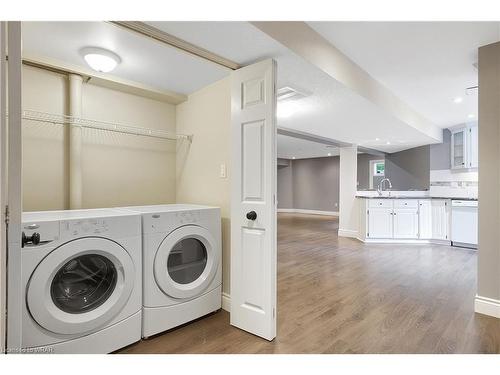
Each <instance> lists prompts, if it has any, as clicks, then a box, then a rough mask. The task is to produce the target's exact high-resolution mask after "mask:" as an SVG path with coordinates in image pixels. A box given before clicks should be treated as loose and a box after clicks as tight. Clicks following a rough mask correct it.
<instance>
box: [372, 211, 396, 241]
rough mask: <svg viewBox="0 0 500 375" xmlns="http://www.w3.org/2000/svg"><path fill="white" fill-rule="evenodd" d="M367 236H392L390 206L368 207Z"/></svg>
mask: <svg viewBox="0 0 500 375" xmlns="http://www.w3.org/2000/svg"><path fill="white" fill-rule="evenodd" d="M367 235H368V237H373V238H392V208H370V209H369V214H368V233H367Z"/></svg>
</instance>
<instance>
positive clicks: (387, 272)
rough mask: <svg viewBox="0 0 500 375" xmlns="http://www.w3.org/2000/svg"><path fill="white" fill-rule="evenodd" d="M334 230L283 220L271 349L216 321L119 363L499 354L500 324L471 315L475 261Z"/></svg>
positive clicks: (316, 222)
mask: <svg viewBox="0 0 500 375" xmlns="http://www.w3.org/2000/svg"><path fill="white" fill-rule="evenodd" d="M337 228H338V221H337V219H336V218H333V217H326V216H316V215H299V214H279V218H278V244H279V246H278V248H279V251H278V334H277V337H276V339H275V340H274V341H272V342H267V341H265V340H263V339H260V338H258V337H256V336H253V335H251V334H249V333H247V332H244V331H242V330H239V329H237V328H234V327H232V326H230V325H229V314H228V313H227V312H225V311H220V312H217V313H215V314H212V315H210V316H207V317H205V318H202V319H200V320H197V321H195V322H192V323H190V324H187V325H185V326H183V327H180V328H177V329H175V330H172V331H170V332H167V333H164V334H162V335H158V336H156V337H153V338H151V339H149V340H145V341H142V342H139V343H137V344H134V345H131V346H129V347H127V348H125V349H123V350H122V351H121V353H500V319H495V318H491V317H487V316H484V315H480V314H475V313H474V303H473V301H474V295H475V292H476V261H477V256H476V252H474V251H472V250H467V249H460V248H452V247H447V246H438V245H435V246H434V245H380V244H377V245H374V244H370V245H365V244H363V243H361V242H359V241H357V240H353V239H347V238H339V237H338V236H337Z"/></svg>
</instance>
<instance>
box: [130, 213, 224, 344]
mask: <svg viewBox="0 0 500 375" xmlns="http://www.w3.org/2000/svg"><path fill="white" fill-rule="evenodd" d="M125 209H127V210H133V211H135V212H139V213H141V215H142V231H143V242H142V246H143V306H144V307H143V320H142V335H143V337H146V338H147V337H150V336H152V335H155V334H157V333H159V332H163V331H166V330H168V329H171V328H174V327H177V326H179V325H182V324H184V323H187V322H189V321H191V320H194V319H197V318H199V317H202V316H204V315H207V314H209V313H211V312H213V311H216V310H219V309H220V308H221V298H222V294H221V293H222V290H221V288H222V250H221V248H222V245H221V217H220V209H219V208H216V207H207V206H197V205H184V204H171V205H156V206H141V207H126V208H125Z"/></svg>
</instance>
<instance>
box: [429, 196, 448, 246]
mask: <svg viewBox="0 0 500 375" xmlns="http://www.w3.org/2000/svg"><path fill="white" fill-rule="evenodd" d="M431 204H432V238H433V239H435V240H448V239H449V235H448V232H449V207H448V203H447V201H446V200H438V199H433V200H432V203H431Z"/></svg>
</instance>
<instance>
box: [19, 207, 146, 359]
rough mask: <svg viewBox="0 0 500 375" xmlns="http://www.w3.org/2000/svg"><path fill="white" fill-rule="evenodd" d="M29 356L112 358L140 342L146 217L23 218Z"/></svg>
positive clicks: (109, 213)
mask: <svg viewBox="0 0 500 375" xmlns="http://www.w3.org/2000/svg"><path fill="white" fill-rule="evenodd" d="M22 243H23V247H22V250H21V260H22V293H19V298H21V299H22V306H23V310H22V316H21V317H11V316H9V319H21V320H22V321H21V331H22V337H21V343H22V348H23V350H24V351H27V352H31V351H46V352H55V353H108V352H112V351H114V350H117V349H119V348H121V347H124V346H126V345H129V344H132V343H134V342H136V341H138V340H140V339H141V315H142V310H141V308H142V303H141V302H142V287H141V286H142V273H141V272H142V255H141V253H142V252H141V218H140V216H139V215H137V214H133V213H130V212H123V211H121V210H111V209H94V210H68V211H47V212H27V213H23V241H22Z"/></svg>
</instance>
